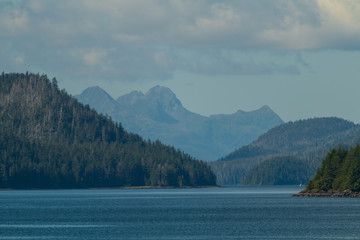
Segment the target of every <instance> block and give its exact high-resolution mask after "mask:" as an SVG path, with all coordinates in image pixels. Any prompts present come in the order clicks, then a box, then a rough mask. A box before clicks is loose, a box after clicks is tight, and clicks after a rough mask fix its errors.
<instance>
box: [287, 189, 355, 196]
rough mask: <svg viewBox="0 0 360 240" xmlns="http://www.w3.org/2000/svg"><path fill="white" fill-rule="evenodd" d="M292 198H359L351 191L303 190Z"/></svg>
mask: <svg viewBox="0 0 360 240" xmlns="http://www.w3.org/2000/svg"><path fill="white" fill-rule="evenodd" d="M293 197H360V192H353V191H351V190H345V191H337V190H328V191H324V190H318V189H313V190H306V189H305V190H303V191H301V192H299V193H296V194H294V195H293Z"/></svg>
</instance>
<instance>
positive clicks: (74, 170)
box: [0, 73, 216, 188]
mask: <svg viewBox="0 0 360 240" xmlns="http://www.w3.org/2000/svg"><path fill="white" fill-rule="evenodd" d="M213 185H216V178H215V176H214V174H213V173H212V172H211V170H210V168H209V167H208V165H207V164H205V163H204V162H200V161H197V160H195V159H193V158H192V157H190V156H189V155H187V154H184V153H183V152H180V151H178V150H175V149H174V148H173V147H168V146H165V145H163V144H161V143H160V142H159V141H156V142H150V141H144V140H143V139H142V138H141V137H139V136H138V135H134V134H129V133H127V132H126V131H125V130H124V129H123V128H122V127H121V125H120V124H117V123H114V122H113V121H112V120H111V119H109V118H108V117H106V116H103V115H100V114H98V113H96V112H95V111H94V110H92V109H90V107H89V106H84V105H82V104H80V103H79V102H78V101H77V100H76V99H74V98H72V97H71V96H69V95H68V94H67V93H66V92H65V90H61V91H60V90H59V89H58V86H57V81H56V79H53V80H52V81H50V80H49V79H48V78H47V76H45V75H39V74H36V75H35V74H29V73H26V74H17V73H14V74H4V73H2V75H1V77H0V188H86V187H122V186H175V187H178V186H180V187H181V186H213Z"/></svg>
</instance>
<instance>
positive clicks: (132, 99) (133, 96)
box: [116, 91, 144, 106]
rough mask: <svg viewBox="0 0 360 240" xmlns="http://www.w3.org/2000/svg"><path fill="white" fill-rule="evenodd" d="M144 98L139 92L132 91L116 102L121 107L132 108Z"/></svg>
mask: <svg viewBox="0 0 360 240" xmlns="http://www.w3.org/2000/svg"><path fill="white" fill-rule="evenodd" d="M143 98H144V94H143V93H142V92H140V91H132V92H130V93H128V94H125V95H123V96H121V97H119V98H118V99H117V100H116V101H117V102H118V103H120V104H123V105H129V106H133V105H134V104H136V103H137V102H138V101H139V100H140V99H143Z"/></svg>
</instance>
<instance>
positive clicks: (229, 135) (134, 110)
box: [76, 85, 283, 161]
mask: <svg viewBox="0 0 360 240" xmlns="http://www.w3.org/2000/svg"><path fill="white" fill-rule="evenodd" d="M103 91H104V90H103ZM76 97H77V98H78V99H79V101H81V102H83V103H85V104H90V103H91V104H90V106H91V107H93V108H95V109H96V110H99V111H102V113H104V114H107V115H109V116H111V117H112V119H114V120H115V121H118V122H121V124H122V125H123V126H124V128H125V129H127V130H129V131H131V132H134V133H137V134H140V135H141V136H143V137H144V138H149V139H151V140H155V139H159V140H161V141H162V142H164V143H166V144H169V145H173V146H175V147H176V148H179V149H181V150H182V151H185V152H187V153H189V154H190V155H192V156H195V157H196V158H198V159H202V160H206V161H212V160H216V159H218V158H220V157H222V156H224V155H225V154H227V153H229V152H231V151H233V150H235V149H236V148H238V147H239V146H243V145H246V144H248V143H250V142H251V141H253V140H255V139H256V138H257V137H258V136H259V135H261V134H263V133H264V132H266V131H267V130H269V129H270V128H272V127H274V126H276V125H279V124H281V123H283V121H282V120H281V118H280V117H279V116H278V115H277V114H276V113H275V112H274V111H272V110H271V109H270V108H269V107H268V106H266V105H264V106H263V107H261V108H259V109H257V110H254V111H250V112H245V111H242V110H238V111H237V112H235V113H233V114H216V115H211V116H209V117H206V116H202V115H200V114H197V113H194V112H191V111H189V110H187V109H186V108H185V107H184V106H183V105H182V103H181V101H180V100H179V99H178V98H177V97H176V95H175V94H174V93H173V92H172V91H171V89H169V88H167V87H162V86H159V85H157V86H155V87H153V88H151V89H149V90H148V91H147V92H146V93H145V94H144V93H142V92H140V91H132V92H131V93H128V94H125V95H123V96H120V97H118V98H117V100H116V102H117V103H118V105H117V106H116V107H115V109H113V108H111V107H109V108H107V109H106V108H105V109H104V108H102V105H101V102H102V101H106V99H105V100H101V99H97V100H96V101H93V100H92V95H91V94H86V90H84V91H83V93H81V94H80V95H77V96H76ZM110 106H111V105H110Z"/></svg>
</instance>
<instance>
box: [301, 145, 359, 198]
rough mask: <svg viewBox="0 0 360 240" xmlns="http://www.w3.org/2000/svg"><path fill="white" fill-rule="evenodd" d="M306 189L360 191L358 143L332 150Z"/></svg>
mask: <svg viewBox="0 0 360 240" xmlns="http://www.w3.org/2000/svg"><path fill="white" fill-rule="evenodd" d="M306 188H307V189H308V190H312V189H317V190H324V191H327V190H330V189H331V190H339V191H344V190H352V191H360V145H357V146H356V147H354V148H351V149H350V150H346V149H343V148H338V149H334V150H332V151H331V152H330V153H328V155H327V156H326V158H325V159H324V161H323V162H322V164H321V167H320V168H319V170H318V171H317V173H316V175H315V177H314V178H313V179H312V180H311V181H310V182H309V183H308V185H307V186H306Z"/></svg>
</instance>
